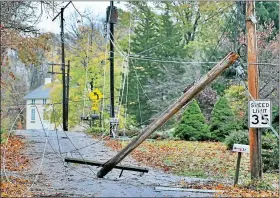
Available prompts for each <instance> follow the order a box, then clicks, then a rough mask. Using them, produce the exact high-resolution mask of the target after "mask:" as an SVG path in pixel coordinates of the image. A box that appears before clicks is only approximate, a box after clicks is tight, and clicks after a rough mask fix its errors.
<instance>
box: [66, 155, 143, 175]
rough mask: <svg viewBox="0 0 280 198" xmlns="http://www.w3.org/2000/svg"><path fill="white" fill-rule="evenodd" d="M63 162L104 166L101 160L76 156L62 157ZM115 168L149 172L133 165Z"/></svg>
mask: <svg viewBox="0 0 280 198" xmlns="http://www.w3.org/2000/svg"><path fill="white" fill-rule="evenodd" d="M64 161H65V162H71V163H77V164H86V165H91V166H104V163H101V162H96V161H92V160H83V159H78V158H70V157H66V158H65V159H64ZM115 168H116V169H121V170H128V171H135V172H141V173H147V172H149V169H146V168H139V167H134V166H123V165H120V166H116V167H115Z"/></svg>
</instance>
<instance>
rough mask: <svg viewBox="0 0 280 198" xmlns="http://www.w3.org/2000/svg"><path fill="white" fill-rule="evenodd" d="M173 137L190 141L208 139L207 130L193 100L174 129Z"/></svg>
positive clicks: (197, 106)
mask: <svg viewBox="0 0 280 198" xmlns="http://www.w3.org/2000/svg"><path fill="white" fill-rule="evenodd" d="M174 136H175V137H179V138H180V139H183V140H192V141H196V140H208V139H209V138H210V133H209V128H208V126H207V124H206V123H205V118H204V116H203V114H202V113H201V110H200V108H199V105H198V103H197V101H196V100H193V102H192V103H191V104H189V106H188V107H187V109H186V110H185V111H184V113H183V116H182V118H181V121H180V123H179V124H178V125H177V127H176V128H175V131H174Z"/></svg>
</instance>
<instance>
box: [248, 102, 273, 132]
mask: <svg viewBox="0 0 280 198" xmlns="http://www.w3.org/2000/svg"><path fill="white" fill-rule="evenodd" d="M270 125H271V102H270V100H255V101H249V127H250V128H270Z"/></svg>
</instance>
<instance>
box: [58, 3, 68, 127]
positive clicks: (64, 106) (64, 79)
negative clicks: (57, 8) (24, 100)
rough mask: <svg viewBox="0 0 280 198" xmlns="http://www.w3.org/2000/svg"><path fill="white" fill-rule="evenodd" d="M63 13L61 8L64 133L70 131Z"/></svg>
mask: <svg viewBox="0 0 280 198" xmlns="http://www.w3.org/2000/svg"><path fill="white" fill-rule="evenodd" d="M63 12H64V8H61V15H60V16H61V18H60V19H61V24H60V28H61V34H60V36H61V63H62V66H61V70H62V104H63V105H62V120H63V121H62V123H63V124H62V125H63V131H68V119H67V117H68V116H67V113H68V112H67V99H66V96H67V90H66V82H65V81H66V77H65V51H64V42H65V40H64V19H63Z"/></svg>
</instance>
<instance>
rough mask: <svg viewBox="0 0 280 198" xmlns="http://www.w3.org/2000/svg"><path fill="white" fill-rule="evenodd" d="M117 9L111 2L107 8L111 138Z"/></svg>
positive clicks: (113, 108) (113, 107)
mask: <svg viewBox="0 0 280 198" xmlns="http://www.w3.org/2000/svg"><path fill="white" fill-rule="evenodd" d="M117 17H118V16H117V9H116V7H115V6H114V2H113V1H110V6H109V7H108V8H107V20H106V21H107V22H108V23H109V25H110V32H109V34H110V96H111V97H110V103H111V108H110V116H111V119H110V136H113V130H114V123H113V122H112V118H115V104H114V102H115V99H114V24H115V23H116V22H117Z"/></svg>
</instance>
